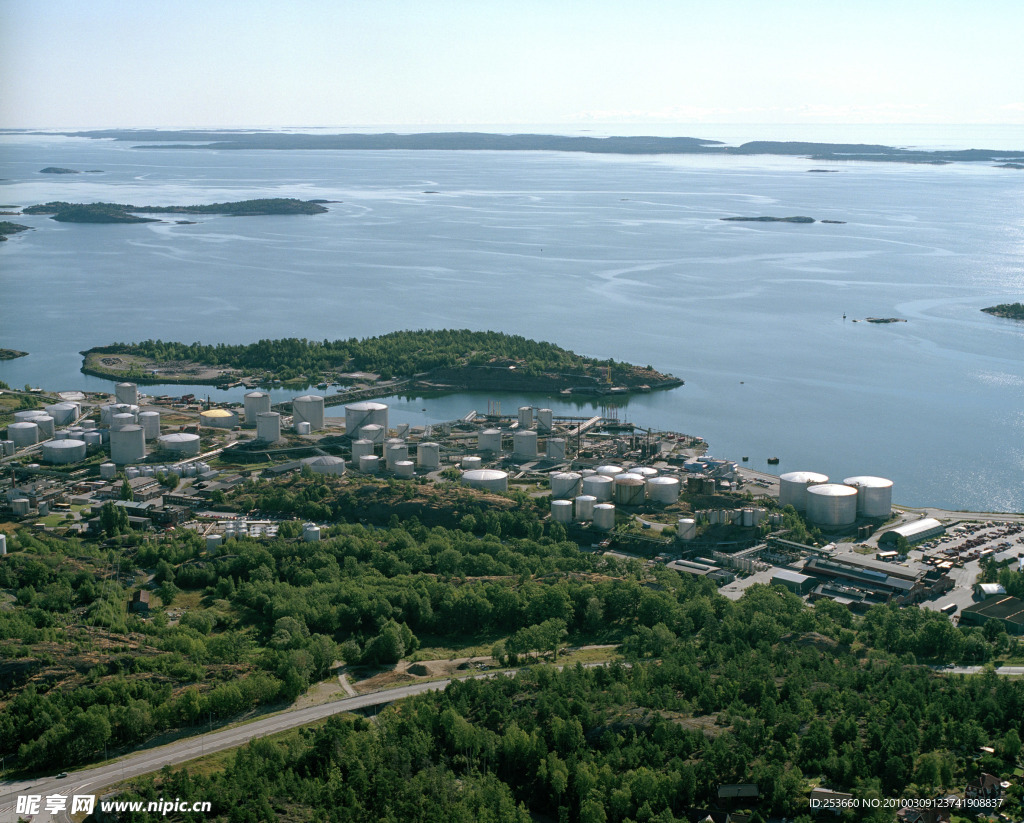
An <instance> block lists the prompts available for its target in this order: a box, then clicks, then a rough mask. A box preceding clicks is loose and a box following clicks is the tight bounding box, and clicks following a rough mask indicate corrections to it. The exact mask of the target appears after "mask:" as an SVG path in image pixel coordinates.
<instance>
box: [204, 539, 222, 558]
mask: <svg viewBox="0 0 1024 823" xmlns="http://www.w3.org/2000/svg"><path fill="white" fill-rule="evenodd" d="M221 539H222V538H221V536H220V535H219V534H208V535H206V551H207V552H208V553H209V554H216V552H217V550H218V549H219V548H220V542H221Z"/></svg>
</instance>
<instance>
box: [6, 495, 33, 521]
mask: <svg viewBox="0 0 1024 823" xmlns="http://www.w3.org/2000/svg"><path fill="white" fill-rule="evenodd" d="M11 509H12V510H13V511H14V513H15V514H16V515H17V516H18V517H25V516H26V515H27V514H28V513H29V510H30V509H31V506H29V502H28V498H27V497H18V498H15V499H14V500H12V501H11Z"/></svg>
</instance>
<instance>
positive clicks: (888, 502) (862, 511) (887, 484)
mask: <svg viewBox="0 0 1024 823" xmlns="http://www.w3.org/2000/svg"><path fill="white" fill-rule="evenodd" d="M843 483H844V484H846V485H847V486H852V487H853V488H855V489H856V490H857V514H859V515H860V516H861V517H888V516H889V515H890V514H891V513H892V481H891V480H887V479H886V478H884V477H871V476H870V475H863V476H858V477H847V478H846V479H845V480H844V481H843Z"/></svg>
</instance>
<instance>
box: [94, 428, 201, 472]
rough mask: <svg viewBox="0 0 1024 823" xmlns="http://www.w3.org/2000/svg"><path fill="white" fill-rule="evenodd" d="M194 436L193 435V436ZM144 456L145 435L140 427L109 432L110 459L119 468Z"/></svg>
mask: <svg viewBox="0 0 1024 823" xmlns="http://www.w3.org/2000/svg"><path fill="white" fill-rule="evenodd" d="M193 436H195V435H193ZM145 456H146V433H145V432H144V431H143V430H142V426H124V427H123V428H120V429H112V430H111V432H110V459H111V460H113V461H114V462H115V463H117V464H118V465H120V466H123V465H124V464H125V463H132V462H134V461H136V460H141V459H142V458H143V457H145Z"/></svg>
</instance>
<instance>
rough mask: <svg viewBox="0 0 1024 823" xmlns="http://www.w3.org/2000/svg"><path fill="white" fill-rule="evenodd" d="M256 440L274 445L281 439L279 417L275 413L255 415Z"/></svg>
mask: <svg viewBox="0 0 1024 823" xmlns="http://www.w3.org/2000/svg"><path fill="white" fill-rule="evenodd" d="M256 439H257V440H262V441H263V442H264V443H276V442H277V441H278V440H280V439H281V415H280V414H278V413H277V412H273V411H268V412H260V413H259V414H257V415H256Z"/></svg>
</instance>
